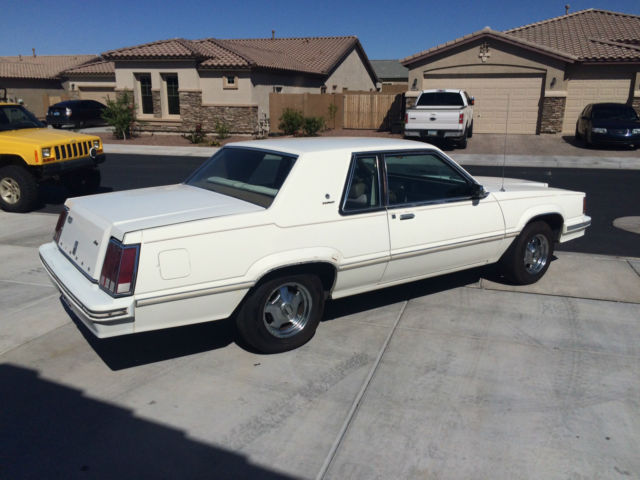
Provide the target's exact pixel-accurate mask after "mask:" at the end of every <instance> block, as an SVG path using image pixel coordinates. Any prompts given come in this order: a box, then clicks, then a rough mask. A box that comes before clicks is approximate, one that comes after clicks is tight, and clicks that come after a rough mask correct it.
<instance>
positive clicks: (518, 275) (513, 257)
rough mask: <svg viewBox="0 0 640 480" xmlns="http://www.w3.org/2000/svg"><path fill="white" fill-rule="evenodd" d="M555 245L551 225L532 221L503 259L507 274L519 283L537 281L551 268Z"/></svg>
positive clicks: (504, 269) (502, 262)
mask: <svg viewBox="0 0 640 480" xmlns="http://www.w3.org/2000/svg"><path fill="white" fill-rule="evenodd" d="M553 247H554V245H553V234H552V233H551V228H549V225H548V224H547V223H545V222H533V223H530V224H529V225H527V226H526V227H525V228H524V229H523V230H522V232H520V235H518V237H517V238H516V239H515V240H514V242H513V243H512V244H511V246H510V247H509V249H508V250H507V251H506V252H505V254H504V255H503V257H502V259H501V264H502V265H501V266H502V270H503V272H504V274H505V276H506V277H507V278H508V279H509V280H511V281H513V282H514V283H516V284H518V285H529V284H531V283H535V282H537V281H538V280H540V278H542V276H543V275H544V274H545V272H546V271H547V269H548V268H549V264H550V263H551V256H552V255H553Z"/></svg>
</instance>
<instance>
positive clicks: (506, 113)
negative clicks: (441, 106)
mask: <svg viewBox="0 0 640 480" xmlns="http://www.w3.org/2000/svg"><path fill="white" fill-rule="evenodd" d="M424 88H425V89H427V88H462V89H464V90H466V91H467V93H468V94H469V95H470V96H472V97H475V105H474V107H473V131H474V132H476V133H504V132H505V130H506V128H507V119H508V123H509V128H508V130H506V131H507V132H508V133H529V134H535V133H536V130H537V125H538V111H539V109H540V95H541V92H542V76H541V75H531V76H517V77H515V76H512V77H506V76H486V75H482V76H480V75H478V76H468V77H441V76H438V77H433V76H425V81H424ZM507 107H508V108H507Z"/></svg>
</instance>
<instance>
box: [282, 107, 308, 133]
mask: <svg viewBox="0 0 640 480" xmlns="http://www.w3.org/2000/svg"><path fill="white" fill-rule="evenodd" d="M303 123H304V117H303V116H302V112H299V111H298V110H293V109H292V108H286V109H285V110H284V112H282V116H281V117H280V123H279V124H278V128H279V129H280V130H282V131H283V132H284V134H285V135H295V134H296V133H298V131H299V130H300V129H301V128H302V125H303Z"/></svg>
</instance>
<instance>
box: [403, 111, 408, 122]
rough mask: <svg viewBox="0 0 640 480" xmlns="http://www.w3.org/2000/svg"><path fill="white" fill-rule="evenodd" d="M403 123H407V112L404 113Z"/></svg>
mask: <svg viewBox="0 0 640 480" xmlns="http://www.w3.org/2000/svg"><path fill="white" fill-rule="evenodd" d="M404 123H409V114H408V113H405V114H404Z"/></svg>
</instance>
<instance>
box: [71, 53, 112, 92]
mask: <svg viewBox="0 0 640 480" xmlns="http://www.w3.org/2000/svg"><path fill="white" fill-rule="evenodd" d="M60 78H61V81H62V86H63V87H64V89H65V90H66V91H67V94H68V96H69V98H71V99H83V100H96V101H98V102H101V103H106V102H107V99H109V98H110V99H111V100H115V89H116V72H115V65H114V63H113V62H109V61H107V60H104V59H101V58H96V59H95V60H93V61H92V62H90V63H86V64H84V65H79V66H77V67H73V68H69V69H66V70H64V71H63V72H61V73H60Z"/></svg>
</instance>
